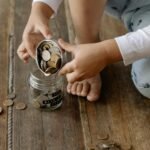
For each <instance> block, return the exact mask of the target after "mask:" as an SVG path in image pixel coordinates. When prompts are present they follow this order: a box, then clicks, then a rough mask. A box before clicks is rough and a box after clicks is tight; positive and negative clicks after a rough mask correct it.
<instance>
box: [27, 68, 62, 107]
mask: <svg viewBox="0 0 150 150" xmlns="http://www.w3.org/2000/svg"><path fill="white" fill-rule="evenodd" d="M29 86H30V88H29V96H30V97H29V98H30V101H31V103H32V105H33V106H34V107H35V108H41V109H49V110H54V109H57V108H58V107H60V106H61V105H62V99H63V91H62V90H63V77H61V76H58V75H57V74H53V75H51V76H45V75H44V74H43V73H42V72H41V71H40V70H39V69H36V70H34V71H32V72H31V73H30V76H29Z"/></svg>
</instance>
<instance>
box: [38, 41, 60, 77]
mask: <svg viewBox="0 0 150 150" xmlns="http://www.w3.org/2000/svg"><path fill="white" fill-rule="evenodd" d="M36 63H37V66H38V67H39V69H40V70H41V71H42V72H43V73H44V74H45V75H51V74H54V73H56V72H57V71H58V70H59V69H60V68H61V66H62V51H61V48H60V47H59V45H58V44H57V42H55V41H54V40H43V41H42V42H40V43H39V45H38V46H37V48H36Z"/></svg>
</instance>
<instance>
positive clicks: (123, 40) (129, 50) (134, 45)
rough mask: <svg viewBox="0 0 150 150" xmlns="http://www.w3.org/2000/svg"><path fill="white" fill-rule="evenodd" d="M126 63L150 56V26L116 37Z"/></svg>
mask: <svg viewBox="0 0 150 150" xmlns="http://www.w3.org/2000/svg"><path fill="white" fill-rule="evenodd" d="M115 40H116V42H117V44H118V47H119V49H120V53H121V55H122V58H123V61H124V64H125V65H129V64H131V63H133V62H134V61H136V60H139V59H142V58H147V57H150V26H148V27H146V28H143V29H140V30H138V31H136V32H131V33H128V34H126V35H124V36H120V37H117V38H115Z"/></svg>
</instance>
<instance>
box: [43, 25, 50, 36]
mask: <svg viewBox="0 0 150 150" xmlns="http://www.w3.org/2000/svg"><path fill="white" fill-rule="evenodd" d="M41 33H42V35H43V36H44V37H45V38H46V39H51V37H52V33H51V31H50V29H49V27H48V26H44V25H43V26H42V27H41Z"/></svg>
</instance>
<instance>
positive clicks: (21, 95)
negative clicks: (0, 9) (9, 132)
mask: <svg viewBox="0 0 150 150" xmlns="http://www.w3.org/2000/svg"><path fill="white" fill-rule="evenodd" d="M30 6H31V1H26V0H22V1H20V0H16V8H15V12H16V16H15V20H16V22H15V35H16V47H15V49H16V48H17V46H18V44H19V43H20V42H21V36H22V32H23V29H24V26H25V24H26V21H27V18H28V14H29V10H30ZM20 14H22V15H20ZM51 26H52V28H53V31H54V34H55V36H56V37H58V36H61V37H63V38H64V39H65V40H67V39H68V34H67V28H66V19H65V14H64V8H63V5H62V7H61V9H60V12H59V14H58V18H57V19H56V20H54V21H53V23H52V25H51ZM15 65H16V68H15V90H16V93H17V98H16V100H15V102H17V101H24V102H26V103H27V104H28V108H27V109H26V110H24V111H18V110H15V109H14V110H13V149H14V150H20V149H21V150H45V149H47V150H70V149H72V150H79V149H84V143H83V135H82V130H81V121H80V115H79V109H78V103H77V101H76V99H75V97H72V96H69V95H67V93H66V92H65V93H64V94H65V98H64V103H63V106H62V108H61V109H58V110H56V111H53V112H45V111H39V110H36V109H34V108H33V107H32V106H31V104H30V103H29V98H28V94H27V93H28V86H27V83H26V80H27V77H28V75H29V72H30V66H29V65H24V64H23V63H21V61H20V60H19V59H18V57H17V56H15ZM31 65H32V63H31ZM64 88H65V85H64ZM77 143H78V144H77Z"/></svg>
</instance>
